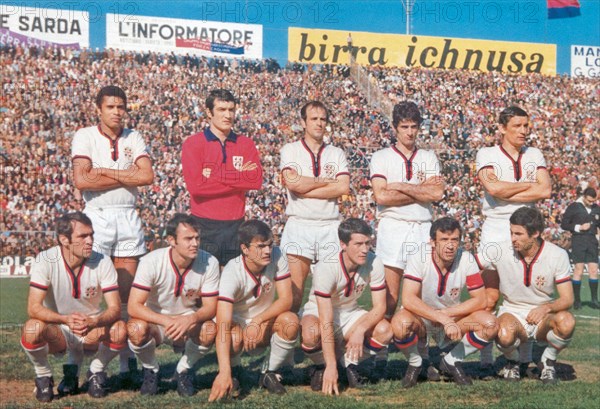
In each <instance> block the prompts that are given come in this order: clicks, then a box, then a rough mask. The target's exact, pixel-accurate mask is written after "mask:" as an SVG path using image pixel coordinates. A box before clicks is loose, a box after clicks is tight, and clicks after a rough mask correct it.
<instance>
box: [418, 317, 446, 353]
mask: <svg viewBox="0 0 600 409" xmlns="http://www.w3.org/2000/svg"><path fill="white" fill-rule="evenodd" d="M419 318H421V320H423V323H424V324H425V330H426V331H427V336H428V337H429V338H431V339H433V340H434V341H435V343H436V345H437V346H438V348H440V349H444V348H446V347H447V346H448V345H451V344H454V342H453V341H452V340H451V339H450V338H448V337H447V336H446V331H444V327H443V326H441V325H440V324H438V323H434V322H431V321H430V320H428V319H426V318H423V317H419Z"/></svg>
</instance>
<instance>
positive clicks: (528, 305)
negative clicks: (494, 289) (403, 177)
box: [477, 207, 575, 383]
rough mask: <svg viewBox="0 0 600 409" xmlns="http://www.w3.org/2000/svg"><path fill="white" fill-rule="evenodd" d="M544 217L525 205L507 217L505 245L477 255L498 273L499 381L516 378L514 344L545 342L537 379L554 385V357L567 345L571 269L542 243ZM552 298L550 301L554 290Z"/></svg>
mask: <svg viewBox="0 0 600 409" xmlns="http://www.w3.org/2000/svg"><path fill="white" fill-rule="evenodd" d="M543 231H544V218H543V216H542V214H541V213H540V212H539V211H538V210H536V209H532V208H530V207H521V208H519V209H517V210H516V211H515V212H514V213H513V214H512V215H511V216H510V236H511V241H512V245H511V242H502V243H499V244H498V247H497V252H494V254H491V252H488V253H483V254H481V253H480V254H478V256H477V258H478V260H479V262H480V263H482V264H483V267H485V268H491V269H494V270H495V271H497V272H498V275H499V277H500V293H501V294H502V297H503V299H504V300H503V302H502V305H501V306H500V309H499V310H498V325H499V327H500V329H499V331H498V337H497V339H496V342H497V344H498V348H500V350H501V351H502V352H503V353H504V356H505V357H506V358H507V360H508V363H507V365H506V367H505V368H504V371H503V374H504V378H505V379H508V380H518V379H520V373H519V363H518V359H519V352H518V350H517V348H518V346H519V345H520V344H521V343H523V342H526V341H527V340H529V339H535V340H536V341H538V342H547V343H548V346H547V347H546V349H545V350H544V353H543V354H542V358H541V360H540V363H539V367H540V370H541V376H540V379H541V380H542V381H543V382H544V383H556V381H557V378H556V369H555V364H556V358H557V355H558V353H559V352H560V351H561V350H562V349H564V348H566V347H567V346H568V345H569V343H570V342H571V336H572V335H573V331H574V329H575V317H573V315H572V314H571V313H570V312H569V311H567V310H568V309H569V308H570V307H571V305H573V286H572V285H571V266H570V265H569V256H568V254H567V252H566V251H565V250H563V249H561V248H560V247H558V246H556V245H554V244H552V243H549V242H546V241H544V240H542V238H541V235H542V232H543ZM555 287H556V290H557V291H558V298H557V299H553V297H552V296H553V294H554V288H555Z"/></svg>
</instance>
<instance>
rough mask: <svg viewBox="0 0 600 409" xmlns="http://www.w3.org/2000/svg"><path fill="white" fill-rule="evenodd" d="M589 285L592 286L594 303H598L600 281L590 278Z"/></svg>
mask: <svg viewBox="0 0 600 409" xmlns="http://www.w3.org/2000/svg"><path fill="white" fill-rule="evenodd" d="M588 283H589V284H590V292H591V293H592V302H594V301H595V302H598V279H593V278H590V279H589V280H588Z"/></svg>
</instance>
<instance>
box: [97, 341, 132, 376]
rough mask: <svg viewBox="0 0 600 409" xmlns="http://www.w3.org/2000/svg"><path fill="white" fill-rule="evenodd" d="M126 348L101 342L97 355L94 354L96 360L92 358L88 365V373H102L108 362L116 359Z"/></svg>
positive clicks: (123, 345)
mask: <svg viewBox="0 0 600 409" xmlns="http://www.w3.org/2000/svg"><path fill="white" fill-rule="evenodd" d="M126 346H127V345H126V344H122V345H117V344H108V343H105V342H101V343H100V345H99V346H98V353H97V354H96V358H94V359H93V360H92V362H91V363H90V372H91V373H98V372H103V371H104V369H105V368H106V367H107V366H108V364H109V363H110V361H112V360H113V358H114V357H116V356H117V355H118V354H119V352H120V351H122V350H123V349H125V347H126Z"/></svg>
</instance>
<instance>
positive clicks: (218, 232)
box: [181, 89, 262, 266]
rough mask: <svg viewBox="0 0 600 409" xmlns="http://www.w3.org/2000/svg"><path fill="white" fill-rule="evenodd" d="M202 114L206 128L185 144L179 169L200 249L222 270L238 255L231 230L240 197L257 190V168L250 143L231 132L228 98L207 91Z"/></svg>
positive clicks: (240, 213)
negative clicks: (198, 228)
mask: <svg viewBox="0 0 600 409" xmlns="http://www.w3.org/2000/svg"><path fill="white" fill-rule="evenodd" d="M206 109H207V115H208V119H209V121H210V126H209V127H208V128H206V129H205V130H204V131H202V132H200V133H197V134H195V135H192V136H190V137H189V138H187V139H186V140H185V142H184V143H183V146H182V150H181V166H182V168H183V177H184V179H185V184H186V186H187V189H188V191H189V193H190V211H191V213H192V215H193V216H194V217H196V219H197V221H198V223H199V226H200V246H201V248H202V249H203V250H205V251H207V252H209V253H211V254H212V255H214V256H215V257H216V258H217V259H218V260H219V264H220V265H221V266H224V265H226V264H227V262H228V261H229V260H231V259H233V258H236V257H237V256H238V255H239V254H240V249H239V244H238V243H237V230H238V228H239V227H240V225H241V224H242V222H243V221H244V212H245V206H246V192H247V191H248V190H255V189H260V187H261V185H262V166H261V164H260V158H259V156H258V151H257V150H256V146H254V142H252V139H250V138H248V137H246V136H242V135H238V134H236V133H234V132H233V123H234V121H235V109H236V102H235V97H234V96H233V94H232V93H231V92H229V91H227V90H224V89H216V90H213V91H211V92H210V94H209V95H208V98H206Z"/></svg>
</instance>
